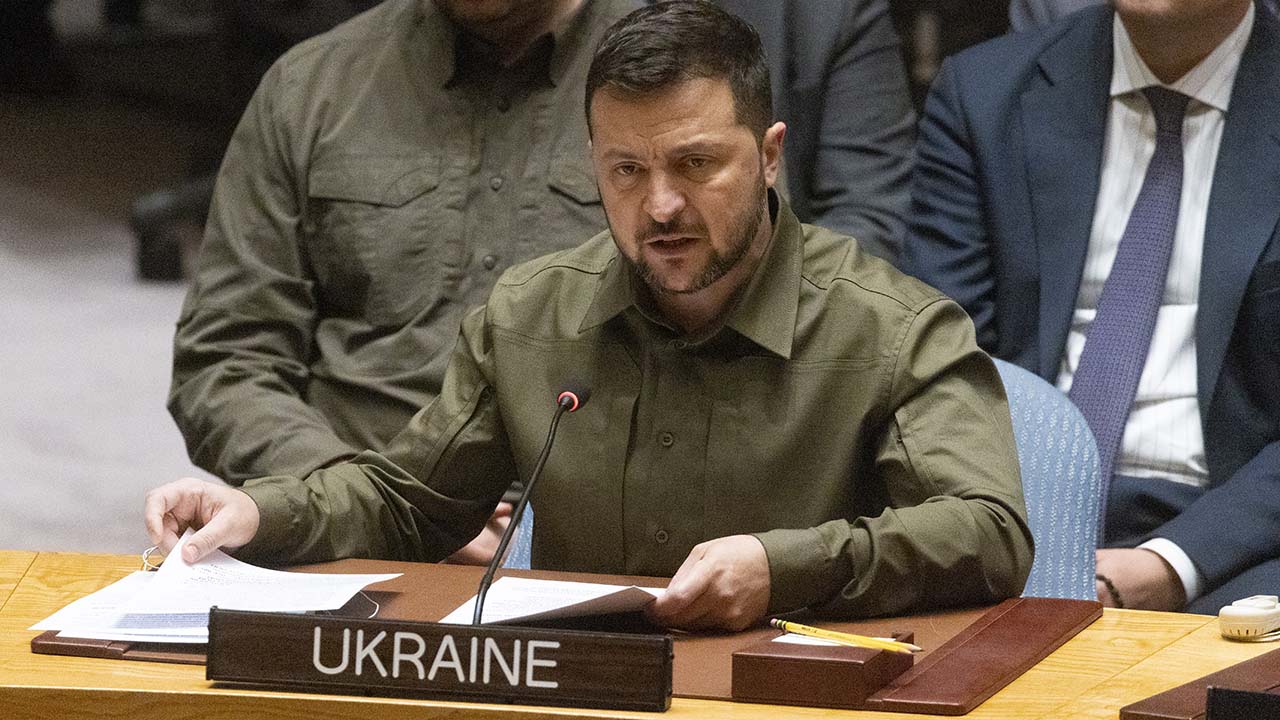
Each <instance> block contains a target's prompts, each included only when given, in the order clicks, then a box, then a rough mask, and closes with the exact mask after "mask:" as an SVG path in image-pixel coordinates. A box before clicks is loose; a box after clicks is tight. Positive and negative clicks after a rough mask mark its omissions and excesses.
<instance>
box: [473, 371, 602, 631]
mask: <svg viewBox="0 0 1280 720" xmlns="http://www.w3.org/2000/svg"><path fill="white" fill-rule="evenodd" d="M590 397H591V389H590V388H587V387H585V386H581V385H572V384H570V385H565V386H564V389H563V390H561V391H560V393H559V394H558V395H556V413H555V415H552V416H551V429H550V430H548V431H547V442H546V444H545V445H543V446H542V453H541V454H539V455H538V462H537V463H536V464H535V465H534V466H533V472H532V473H530V474H529V480H528V482H526V483H525V484H524V490H523V491H522V492H521V493H520V500H519V501H518V502H516V507H515V510H513V511H512V512H511V522H509V523H507V529H506V530H504V531H503V532H502V539H501V540H500V541H499V542H498V551H497V552H495V553H494V554H493V559H492V560H490V561H489V567H488V568H487V569H486V570H485V571H484V577H483V578H481V579H480V587H479V588H478V589H477V590H476V607H475V612H474V613H473V614H472V616H471V624H472V625H479V624H480V618H481V617H482V616H483V615H484V598H485V595H487V594H488V593H489V586H490V585H492V584H493V575H494V573H496V572H497V571H498V565H500V564H501V563H502V557H503V556H504V555H506V554H507V546H508V545H510V544H511V538H512V537H514V536H515V531H516V528H517V527H519V525H520V519H521V518H522V517H523V516H524V508H525V506H526V505H528V504H529V494H530V493H531V492H532V491H533V485H534V483H536V482H537V481H538V477H539V476H541V475H542V466H543V465H545V464H546V463H547V456H548V455H550V454H551V444H552V443H554V442H555V439H556V428H557V427H559V426H560V418H561V416H563V415H564V414H565V413H567V412H575V411H577V410H578V409H580V408H581V407H582V406H583V405H586V404H587V399H588V398H590Z"/></svg>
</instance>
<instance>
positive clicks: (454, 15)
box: [435, 0, 560, 32]
mask: <svg viewBox="0 0 1280 720" xmlns="http://www.w3.org/2000/svg"><path fill="white" fill-rule="evenodd" d="M558 2H560V0H435V3H436V7H438V8H440V10H441V12H443V13H444V14H445V15H446V16H447V17H448V18H449V19H450V20H452V21H453V22H454V24H455V25H457V26H458V27H461V28H463V29H466V30H471V31H472V32H481V31H482V30H483V29H485V28H488V27H517V26H521V25H524V24H527V23H529V22H531V21H532V20H534V19H536V18H537V17H538V16H540V15H542V14H545V13H550V12H553V11H554V10H555V8H556V6H557V3H558Z"/></svg>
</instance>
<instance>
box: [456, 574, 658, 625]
mask: <svg viewBox="0 0 1280 720" xmlns="http://www.w3.org/2000/svg"><path fill="white" fill-rule="evenodd" d="M663 592H665V590H664V589H663V588H647V587H638V586H636V585H629V586H628V585H602V584H598V583H581V582H566V581H560V580H535V579H533V578H518V577H511V576H507V577H501V578H498V579H497V581H495V582H494V583H493V585H492V586H490V587H489V592H488V594H487V595H486V596H485V600H484V618H483V621H484V622H485V623H500V622H511V621H515V620H522V621H523V620H551V619H555V618H567V617H584V616H587V615H605V614H608V613H620V612H632V611H635V610H642V609H644V607H645V606H646V605H648V604H649V603H651V602H653V600H654V598H657V597H659V596H660V595H662V593H663ZM475 601H476V599H475V598H474V597H473V598H471V599H470V600H468V601H466V602H465V603H463V604H462V606H461V607H459V608H458V609H456V610H454V611H453V612H451V613H449V614H448V615H447V616H445V618H444V619H443V620H441V621H440V622H442V623H449V624H454V625H466V624H469V623H470V622H471V617H472V615H473V614H474V613H475V610H474V608H475Z"/></svg>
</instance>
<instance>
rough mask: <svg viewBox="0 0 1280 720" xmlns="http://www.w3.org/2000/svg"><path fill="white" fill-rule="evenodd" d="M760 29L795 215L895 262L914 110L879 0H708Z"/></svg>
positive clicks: (895, 43)
mask: <svg viewBox="0 0 1280 720" xmlns="http://www.w3.org/2000/svg"><path fill="white" fill-rule="evenodd" d="M716 4H717V5H719V6H720V7H722V8H724V9H725V10H728V11H729V12H731V13H733V14H734V15H737V16H738V17H740V18H742V19H743V20H746V21H747V22H748V23H750V24H751V25H752V27H754V28H755V30H756V32H757V33H759V34H760V40H761V43H762V44H763V45H764V49H765V55H766V59H765V62H766V63H768V65H769V76H770V79H771V80H772V81H773V107H774V109H775V111H776V112H777V114H778V119H779V120H781V121H783V122H785V123H786V124H787V128H788V130H787V142H786V145H785V149H784V151H783V152H784V153H785V156H786V158H785V159H786V162H785V163H784V166H783V175H784V178H785V179H784V182H783V183H780V186H781V187H785V192H786V193H787V195H788V199H789V200H790V202H791V207H792V208H793V209H794V210H795V213H796V216H797V217H799V218H800V220H801V221H802V222H807V223H813V224H815V225H821V226H822V227H825V228H828V229H830V230H835V231H837V232H840V233H842V234H845V235H850V236H852V237H854V238H857V240H858V244H859V245H860V246H861V247H862V248H863V249H864V250H866V251H868V252H870V253H871V254H873V255H876V256H878V257H881V258H884V259H885V260H888V261H890V262H895V261H896V260H897V258H898V254H899V252H900V251H901V247H902V236H903V233H904V232H905V230H904V216H905V214H906V210H907V203H908V196H909V195H908V193H909V189H908V184H909V182H910V176H911V150H912V147H913V144H914V141H915V120H916V118H915V111H914V110H913V109H912V107H911V95H910V92H909V90H908V86H907V74H906V69H905V67H904V66H903V63H902V48H901V43H900V42H899V40H898V35H897V33H895V32H894V29H893V22H892V20H891V19H890V17H889V3H888V2H887V1H886V0H840V1H839V2H829V1H827V2H810V1H809V0H716Z"/></svg>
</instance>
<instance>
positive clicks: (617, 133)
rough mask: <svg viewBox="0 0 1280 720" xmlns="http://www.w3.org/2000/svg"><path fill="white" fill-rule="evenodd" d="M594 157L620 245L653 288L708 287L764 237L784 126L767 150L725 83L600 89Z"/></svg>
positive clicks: (769, 137)
mask: <svg viewBox="0 0 1280 720" xmlns="http://www.w3.org/2000/svg"><path fill="white" fill-rule="evenodd" d="M591 127H592V144H591V157H592V162H593V163H594V165H595V171H596V177H597V178H598V180H599V183H600V196H601V199H602V200H603V202H604V210H605V215H606V217H607V218H608V221H609V228H610V230H611V231H612V232H613V237H614V241H615V242H616V243H617V244H618V249H619V250H620V251H621V253H622V255H623V256H624V257H625V258H626V259H627V260H628V261H630V263H631V264H632V265H633V266H634V267H635V268H636V271H637V273H638V274H639V275H640V277H641V278H643V279H644V281H645V282H646V283H647V284H648V285H649V287H650V288H651V289H652V290H653V291H654V292H655V293H656V294H671V293H675V294H686V293H696V292H698V291H700V290H704V289H706V288H708V287H710V286H711V285H713V284H714V283H716V282H717V281H718V280H720V279H721V278H723V277H724V276H725V275H726V274H729V273H730V272H731V271H732V270H734V269H735V268H737V267H738V266H739V265H740V264H741V263H742V262H743V260H744V258H746V257H747V256H748V251H749V250H751V249H752V243H753V241H755V240H757V239H758V238H759V237H760V236H761V232H760V229H761V224H762V222H763V221H764V219H765V217H766V216H767V212H768V211H767V207H768V206H767V200H766V195H765V188H767V187H773V184H774V182H775V181H776V179H777V173H778V163H779V159H780V157H781V150H782V135H783V132H784V126H783V125H782V124H781V123H779V124H775V125H774V126H773V127H771V128H769V130H768V132H766V133H765V136H764V138H763V146H761V145H760V144H758V143H757V138H756V137H755V136H754V135H753V133H752V132H751V130H750V129H748V128H747V127H746V126H744V125H741V124H739V123H738V121H737V118H736V117H735V114H734V101H733V93H732V91H731V90H730V88H729V84H728V83H727V82H726V81H724V80H719V79H710V78H697V79H694V80H689V81H686V82H684V83H681V84H680V85H677V86H675V87H672V88H671V89H669V90H665V91H661V92H658V93H653V94H648V95H644V96H640V97H629V96H622V95H617V94H614V93H612V92H611V91H610V89H609V88H607V87H605V88H602V89H600V90H598V91H596V94H595V96H594V97H593V98H592V106H591Z"/></svg>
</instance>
